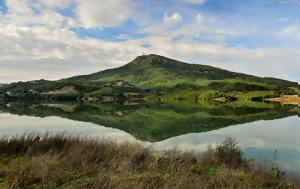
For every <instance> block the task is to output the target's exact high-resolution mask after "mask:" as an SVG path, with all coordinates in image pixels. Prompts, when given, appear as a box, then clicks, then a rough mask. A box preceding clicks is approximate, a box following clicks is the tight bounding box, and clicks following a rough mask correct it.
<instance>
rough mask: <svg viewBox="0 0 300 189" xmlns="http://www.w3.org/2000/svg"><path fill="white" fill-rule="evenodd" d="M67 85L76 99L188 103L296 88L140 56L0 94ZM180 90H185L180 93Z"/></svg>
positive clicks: (14, 86) (10, 88)
mask: <svg viewBox="0 0 300 189" xmlns="http://www.w3.org/2000/svg"><path fill="white" fill-rule="evenodd" d="M117 81H123V82H125V83H126V84H128V85H127V86H124V87H122V90H119V87H118V86H114V85H113V83H115V82H117ZM69 85H72V86H74V87H75V88H76V90H77V91H78V92H79V93H78V94H77V95H78V96H82V95H88V94H89V95H94V96H99V95H107V94H109V95H115V96H116V95H118V94H120V93H121V92H122V91H126V90H131V92H142V93H145V91H147V93H148V94H150V95H151V96H153V95H156V96H159V95H161V94H169V95H170V96H186V97H187V98H191V99H193V98H194V97H195V96H197V93H198V92H199V90H200V91H201V93H202V95H203V96H204V97H206V96H210V95H209V93H210V92H211V91H213V92H218V93H219V94H229V93H235V92H239V93H240V94H239V97H241V98H244V97H247V95H250V94H244V93H248V92H250V93H251V92H254V93H257V94H259V93H261V92H262V91H268V92H277V93H278V94H281V93H282V92H283V93H297V91H298V92H299V85H298V84H297V83H296V82H289V81H284V80H280V79H274V78H261V77H255V76H251V75H246V74H241V73H234V72H230V71H227V70H223V69H219V68H215V67H211V66H206V65H196V64H187V63H183V62H179V61H176V60H173V59H169V58H166V57H162V56H158V55H149V56H140V57H137V58H136V59H135V60H133V61H132V62H130V63H128V64H126V65H124V66H121V67H119V68H114V69H109V70H104V71H101V72H97V73H94V74H90V75H84V76H76V77H71V78H67V79H62V80H58V81H46V80H38V81H30V82H19V83H13V84H10V85H5V86H4V87H2V88H1V89H0V90H2V91H17V92H20V91H30V90H34V91H37V92H47V91H50V90H57V89H59V88H62V87H64V86H69ZM107 86H110V87H107ZM182 89H185V90H184V91H182ZM0 92H1V91H0ZM182 92H187V94H184V95H183V94H182ZM257 94H255V95H257ZM265 94H266V93H262V94H261V95H265ZM253 95H254V94H253ZM21 96H22V95H21ZM33 97H34V96H32V98H33ZM204 97H203V98H204Z"/></svg>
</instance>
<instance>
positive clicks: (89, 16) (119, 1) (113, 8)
mask: <svg viewBox="0 0 300 189" xmlns="http://www.w3.org/2000/svg"><path fill="white" fill-rule="evenodd" d="M77 2H78V5H77V8H76V9H75V13H76V16H77V18H78V20H79V22H80V24H82V26H83V27H86V28H93V27H109V26H116V25H118V24H120V23H122V22H124V21H126V20H127V19H128V18H129V16H130V15H131V14H132V12H133V8H132V7H133V3H132V2H131V1H129V0H109V1H107V0H89V1H87V0H77Z"/></svg>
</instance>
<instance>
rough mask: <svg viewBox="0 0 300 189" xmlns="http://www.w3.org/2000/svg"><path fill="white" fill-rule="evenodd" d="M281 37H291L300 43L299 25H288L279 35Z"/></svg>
mask: <svg viewBox="0 0 300 189" xmlns="http://www.w3.org/2000/svg"><path fill="white" fill-rule="evenodd" d="M280 35H281V36H286V37H291V38H294V39H297V40H298V41H300V26H299V25H290V26H288V27H287V28H285V29H284V30H283V31H282V32H281V33H280Z"/></svg>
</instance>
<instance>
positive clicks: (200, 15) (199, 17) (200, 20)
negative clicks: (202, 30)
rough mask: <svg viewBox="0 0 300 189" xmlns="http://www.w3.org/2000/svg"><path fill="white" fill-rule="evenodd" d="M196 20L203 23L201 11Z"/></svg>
mask: <svg viewBox="0 0 300 189" xmlns="http://www.w3.org/2000/svg"><path fill="white" fill-rule="evenodd" d="M195 20H196V22H197V23H199V24H201V23H203V21H204V18H203V16H202V14H201V13H198V14H197V16H196V18H195Z"/></svg>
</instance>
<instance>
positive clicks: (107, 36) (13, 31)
mask: <svg viewBox="0 0 300 189" xmlns="http://www.w3.org/2000/svg"><path fill="white" fill-rule="evenodd" d="M0 40H1V42H2V43H1V44H0V70H3V71H1V72H0V83H1V82H13V81H18V80H31V79H40V78H45V79H58V78H61V77H68V76H72V75H78V74H87V73H91V72H96V71H100V70H103V69H106V68H112V67H117V66H121V65H124V64H125V63H127V62H129V61H130V60H132V59H133V58H135V57H136V56H139V55H141V54H150V53H156V54H161V55H165V56H168V57H171V58H175V59H179V60H182V61H187V62H190V63H196V64H208V65H212V66H218V67H221V68H225V69H229V70H233V71H238V72H244V73H248V74H253V75H258V76H271V77H280V78H284V79H289V80H295V81H300V61H299V60H300V0H251V1H241V0H160V1H153V0H110V1H105V0H59V1H58V0H0Z"/></svg>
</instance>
